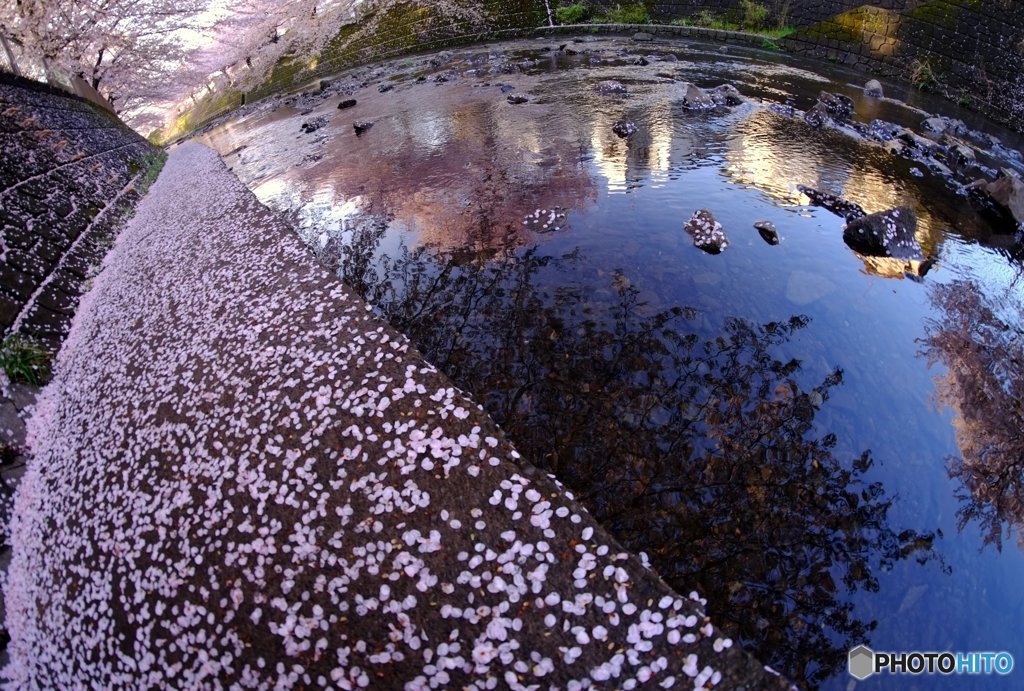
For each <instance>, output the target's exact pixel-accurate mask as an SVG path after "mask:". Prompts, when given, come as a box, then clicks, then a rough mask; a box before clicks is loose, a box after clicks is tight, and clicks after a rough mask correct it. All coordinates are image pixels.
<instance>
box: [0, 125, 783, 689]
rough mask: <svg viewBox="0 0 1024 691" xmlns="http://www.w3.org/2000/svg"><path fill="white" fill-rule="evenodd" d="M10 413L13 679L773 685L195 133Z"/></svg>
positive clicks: (775, 682) (693, 600) (72, 682)
mask: <svg viewBox="0 0 1024 691" xmlns="http://www.w3.org/2000/svg"><path fill="white" fill-rule="evenodd" d="M28 432H29V434H28V444H29V446H30V447H31V448H32V451H33V453H34V460H33V461H32V462H31V463H30V464H29V466H28V471H27V473H26V474H25V477H24V479H23V480H22V484H21V486H20V488H19V491H18V494H17V497H16V503H15V517H14V519H13V521H12V524H11V526H10V538H11V541H12V544H13V559H12V563H11V570H10V573H9V577H8V583H7V588H6V590H7V600H6V605H7V625H8V629H9V631H10V633H11V636H12V642H11V644H10V646H9V652H10V655H11V663H10V665H9V666H8V667H7V668H6V670H5V671H6V674H7V675H8V676H9V677H10V679H11V681H12V683H13V685H14V686H15V687H19V688H23V687H49V688H66V687H80V686H103V687H106V688H128V687H131V688H141V687H155V686H172V687H189V688H212V687H222V686H228V685H235V686H238V687H243V688H269V687H275V688H293V687H298V686H314V685H315V686H318V687H323V686H331V687H336V688H356V687H367V686H369V687H374V688H403V687H404V688H410V689H415V688H449V687H467V688H497V687H503V688H540V687H544V688H548V687H552V688H554V687H557V688H587V687H613V688H626V689H628V688H635V687H641V686H653V685H655V684H657V685H659V686H660V687H665V688H667V687H670V686H681V687H684V688H703V687H711V686H715V685H717V686H719V687H723V688H776V687H778V688H785V687H786V683H785V682H784V681H783V680H782V679H781V678H779V677H778V676H777V675H775V674H774V673H773V672H771V671H770V670H766V669H765V668H764V667H762V666H761V665H760V664H759V663H757V662H756V661H755V660H754V659H753V658H751V657H750V656H749V655H748V654H746V653H745V652H743V651H742V650H740V649H739V647H738V646H736V645H733V643H732V641H730V640H729V639H728V638H727V637H726V636H724V635H723V634H722V633H721V632H719V631H718V630H717V629H716V628H715V627H714V625H713V624H712V622H710V621H709V620H708V619H707V617H706V616H705V615H704V613H703V611H704V608H703V602H702V601H701V600H700V598H699V596H698V595H697V594H695V593H694V594H691V595H689V596H681V595H678V594H676V593H675V592H673V591H672V590H670V589H669V588H668V587H667V586H666V585H665V584H664V583H663V582H662V581H661V580H660V579H659V578H658V577H657V576H656V575H655V574H654V573H653V572H651V571H650V570H649V569H648V568H647V567H646V566H645V565H644V563H643V562H642V561H641V559H640V558H638V557H637V556H634V555H631V554H629V553H626V552H625V551H624V550H623V549H622V548H621V547H619V546H618V545H617V544H616V543H615V541H614V539H613V538H611V537H610V536H609V535H608V534H607V533H606V532H605V531H604V530H603V529H602V528H601V527H600V526H598V525H596V524H595V521H594V520H593V519H592V518H591V517H590V516H589V515H588V514H587V512H586V511H585V510H584V509H583V508H582V507H581V506H580V505H579V504H578V503H576V502H575V501H574V500H573V498H572V497H571V496H570V494H569V493H568V492H567V491H566V490H564V489H563V488H561V487H560V486H559V485H558V483H557V482H556V481H554V480H553V479H552V478H550V477H548V476H545V475H543V474H541V473H539V472H538V471H536V470H535V469H534V468H533V467H532V466H531V465H530V464H529V463H528V462H526V461H525V460H524V459H522V458H520V457H519V455H518V454H517V453H516V451H515V450H514V448H512V446H511V445H510V443H509V442H508V441H507V440H506V439H505V438H504V435H503V434H502V432H501V430H500V429H498V428H497V426H496V425H495V424H494V423H493V421H491V420H490V419H489V418H488V417H487V415H486V414H485V413H484V412H483V411H482V409H481V408H480V407H479V406H478V405H477V404H476V403H474V402H473V401H472V400H470V399H469V398H468V397H467V396H466V395H465V394H463V393H462V392H460V391H458V390H456V389H455V388H453V387H452V385H451V383H450V382H449V381H448V380H447V379H446V378H445V377H444V376H443V375H442V374H441V373H440V372H438V371H437V370H436V369H435V368H434V367H432V366H431V365H430V364H428V363H426V362H424V361H423V360H422V358H421V357H420V356H419V355H418V354H417V353H416V351H415V350H414V349H412V348H411V347H410V345H409V343H408V341H407V340H406V339H405V338H404V337H402V336H401V335H400V334H398V333H396V332H395V331H393V330H392V329H391V328H389V327H388V326H387V325H385V324H384V323H383V322H382V321H380V320H379V319H377V318H376V317H374V315H373V313H372V312H371V310H370V309H369V307H368V306H367V305H366V304H365V303H364V302H362V301H361V300H359V299H358V298H357V297H355V296H354V295H353V294H352V293H351V292H350V291H349V289H348V288H346V287H345V285H344V284H343V283H341V282H340V281H339V280H337V279H336V278H335V277H334V276H333V275H332V274H330V273H329V272H327V271H326V270H324V269H323V268H321V267H320V266H319V265H318V264H317V263H316V261H315V259H314V257H313V256H312V254H311V253H309V251H308V250H307V249H306V248H305V247H304V246H303V245H302V244H301V242H300V241H299V239H298V238H297V237H296V236H295V235H294V233H293V232H292V231H291V229H289V228H288V227H287V226H285V225H284V224H283V223H282V222H280V221H279V220H278V219H277V218H276V217H275V216H273V215H272V214H271V213H270V212H269V211H268V210H267V209H265V208H264V207H262V206H261V205H260V204H259V203H258V202H257V201H256V199H255V198H254V197H253V196H252V195H251V193H250V192H249V191H248V190H247V189H246V188H245V187H244V186H243V185H242V184H241V183H240V182H239V181H238V180H237V179H236V178H235V177H234V176H233V175H231V174H230V173H229V172H228V171H227V169H226V168H225V167H224V165H223V164H222V163H221V161H220V160H219V159H218V158H217V156H216V155H215V154H214V153H213V152H212V151H210V150H209V149H206V148H205V147H203V146H201V145H199V144H196V143H186V144H184V145H182V146H180V147H179V148H177V149H176V150H174V151H173V152H172V154H171V156H170V159H169V161H168V164H167V167H166V168H165V170H164V172H163V174H162V176H161V177H160V179H159V180H158V181H157V182H156V184H155V185H154V186H153V188H152V189H151V191H150V194H149V195H148V196H147V197H146V198H145V199H144V200H143V202H142V204H141V205H140V206H139V209H138V213H137V215H136V217H135V218H134V219H133V220H132V221H131V222H130V224H129V225H128V227H127V228H126V229H125V231H124V232H123V233H122V234H121V235H120V236H119V238H118V240H117V242H116V244H115V246H114V249H113V250H112V252H111V253H110V254H109V255H108V256H107V259H106V260H105V262H104V268H103V271H102V272H101V273H100V275H99V276H98V277H97V278H96V281H95V285H94V287H93V289H92V290H91V291H90V292H89V293H87V294H86V295H85V297H84V298H83V301H82V304H81V306H80V308H79V311H78V313H77V315H76V316H75V318H74V322H73V325H72V329H71V332H70V335H69V336H68V339H67V341H66V343H65V345H64V348H63V350H62V351H61V353H60V356H59V358H58V363H57V374H56V376H55V379H54V381H53V382H52V383H51V384H50V385H49V386H48V387H47V388H46V389H45V390H44V392H43V394H42V396H41V398H40V400H39V402H38V404H37V410H36V414H35V416H34V417H33V418H32V420H31V422H30V425H29V430H28Z"/></svg>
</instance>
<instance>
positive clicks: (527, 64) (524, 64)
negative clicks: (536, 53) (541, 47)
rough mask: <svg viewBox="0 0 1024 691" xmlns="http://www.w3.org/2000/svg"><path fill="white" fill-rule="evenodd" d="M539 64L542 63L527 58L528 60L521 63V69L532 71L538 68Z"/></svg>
mask: <svg viewBox="0 0 1024 691" xmlns="http://www.w3.org/2000/svg"><path fill="white" fill-rule="evenodd" d="M539 64H540V63H539V62H537V61H536V60H531V59H529V58H527V59H526V60H523V61H521V62H520V63H519V69H521V70H532V69H533V68H534V67H536V66H537V65H539Z"/></svg>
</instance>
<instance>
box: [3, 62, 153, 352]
mask: <svg viewBox="0 0 1024 691" xmlns="http://www.w3.org/2000/svg"><path fill="white" fill-rule="evenodd" d="M0 113H3V117H2V118H0V157H2V160H3V165H2V166H0V331H2V332H4V333H7V332H13V331H18V332H21V333H24V334H26V335H29V336H31V337H33V338H35V339H37V340H39V341H41V342H42V343H43V344H44V345H46V346H47V347H48V348H50V349H53V350H56V349H57V348H58V347H59V346H60V343H61V341H62V340H63V338H64V335H65V334H66V333H67V330H68V328H70V325H71V315H72V314H73V313H74V310H75V306H76V305H77V302H78V299H79V298H80V296H81V293H82V291H83V284H84V282H85V280H86V279H87V278H88V276H89V274H90V267H91V265H93V264H94V263H98V262H99V260H100V259H101V258H102V256H103V253H104V252H105V251H106V246H105V243H106V239H105V238H106V236H108V235H109V233H110V232H111V229H112V228H113V227H114V226H115V225H116V224H117V222H118V221H119V220H120V217H121V214H122V213H123V211H124V210H125V209H127V208H130V207H131V206H133V205H134V204H135V203H136V202H137V201H138V197H139V195H138V192H137V191H136V190H135V187H134V185H133V184H132V183H133V182H134V181H135V180H136V179H138V177H139V176H140V175H141V174H142V173H141V172H140V171H141V170H142V169H143V168H144V167H145V166H144V157H145V156H146V155H147V154H151V153H152V152H153V151H154V149H153V147H152V145H150V144H149V142H147V141H146V140H145V139H143V138H142V137H140V136H139V135H138V134H136V133H135V132H133V131H131V130H130V129H128V128H127V127H126V126H125V125H124V124H123V123H121V122H119V121H118V120H117V119H116V118H115V117H114V116H113V115H111V114H109V113H106V112H105V111H103V110H101V109H99V108H97V107H96V106H94V105H92V104H91V103H88V102H87V101H84V100H82V99H79V98H76V97H73V96H70V95H68V94H64V93H62V92H58V91H56V90H54V89H51V88H49V87H47V86H45V85H41V84H36V83H34V82H29V81H27V80H21V79H17V78H14V77H10V76H8V75H0Z"/></svg>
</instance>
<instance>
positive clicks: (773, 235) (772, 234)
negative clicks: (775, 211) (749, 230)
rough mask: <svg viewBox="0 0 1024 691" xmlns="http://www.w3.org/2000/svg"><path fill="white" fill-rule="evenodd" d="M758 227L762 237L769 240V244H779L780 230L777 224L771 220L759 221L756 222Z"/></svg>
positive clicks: (766, 240) (755, 225)
mask: <svg viewBox="0 0 1024 691" xmlns="http://www.w3.org/2000/svg"><path fill="white" fill-rule="evenodd" d="M754 227H755V228H757V232H758V233H760V235H761V239H763V240H764V241H765V242H767V243H768V244H769V245H777V244H779V231H777V230H776V229H775V224H774V223H772V222H771V221H758V222H757V223H755V224H754Z"/></svg>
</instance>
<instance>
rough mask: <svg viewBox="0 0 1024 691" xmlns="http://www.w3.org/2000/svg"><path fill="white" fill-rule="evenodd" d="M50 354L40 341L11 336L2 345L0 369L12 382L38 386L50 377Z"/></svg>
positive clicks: (0, 348) (0, 347) (0, 345)
mask: <svg viewBox="0 0 1024 691" xmlns="http://www.w3.org/2000/svg"><path fill="white" fill-rule="evenodd" d="M50 359H51V356H50V352H49V351H48V350H46V348H44V347H43V346H42V345H41V344H40V343H39V342H38V341H36V340H34V339H32V338H29V337H28V336H22V335H21V334H11V335H10V336H8V337H7V338H5V339H4V340H3V342H2V343H0V369H2V370H3V371H4V374H6V375H7V378H8V379H10V380H11V381H12V382H24V383H26V384H32V385H34V386H38V385H39V383H40V382H41V381H43V380H44V379H46V378H47V377H49V376H50Z"/></svg>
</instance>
